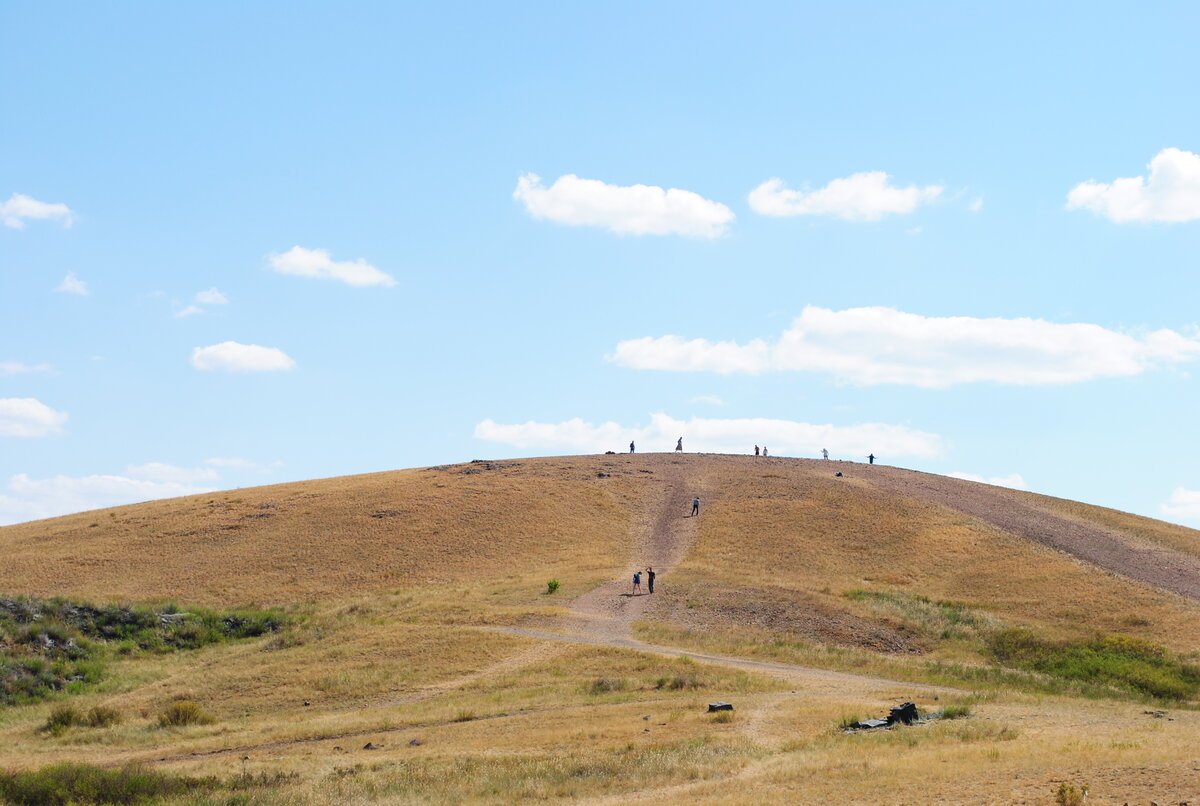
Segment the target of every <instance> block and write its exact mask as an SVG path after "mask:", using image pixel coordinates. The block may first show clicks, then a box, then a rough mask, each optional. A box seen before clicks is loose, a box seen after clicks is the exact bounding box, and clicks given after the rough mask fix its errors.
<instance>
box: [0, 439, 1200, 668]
mask: <svg viewBox="0 0 1200 806" xmlns="http://www.w3.org/2000/svg"><path fill="white" fill-rule="evenodd" d="M838 470H840V471H842V472H844V473H845V476H844V477H843V478H835V477H834V473H835V471H838ZM600 474H605V475H604V476H602V475H600ZM672 474H674V475H672ZM668 476H670V478H671V479H672V483H671V485H670V495H673V496H675V497H678V498H680V499H681V500H680V501H678V507H679V514H680V515H681V516H683V515H686V514H687V508H688V504H689V502H690V497H691V495H693V494H698V495H701V497H702V498H703V499H704V510H703V518H701V520H700V530H699V533H698V535H699V537H698V539H697V540H696V543H695V545H694V546H693V547H692V549H691V551H690V553H688V554H687V556H686V558H685V559H684V560H683V561H682V564H681V565H680V566H679V567H678V568H671V569H667V572H666V574H665V575H664V577H663V579H664V580H668V579H670V580H672V583H671V584H673V585H675V586H676V589H677V590H682V589H683V588H686V590H687V591H688V597H687V599H688V601H689V604H688V605H687V606H683V605H681V604H679V603H678V602H677V603H676V605H675V606H674V608H673V610H671V612H668V611H666V610H661V609H660V611H659V612H658V616H659V617H660V618H664V619H667V620H668V621H673V622H678V623H690V624H693V625H698V624H705V625H715V624H720V623H724V624H745V625H750V626H755V627H758V628H761V629H764V630H779V631H783V632H787V633H792V634H798V635H802V636H807V637H809V638H812V639H815V640H819V641H827V642H832V643H854V644H858V645H863V646H867V647H871V648H875V649H880V650H884V651H889V650H890V651H904V652H909V651H921V650H922V648H923V646H922V642H921V640H920V639H919V637H916V636H913V635H912V634H911V633H906V632H905V631H904V630H899V631H897V630H896V629H895V627H896V626H897V619H896V618H893V617H892V616H894V615H895V614H894V613H882V612H880V606H879V603H878V602H875V603H873V604H871V603H868V604H863V603H861V602H852V601H850V600H848V599H847V598H846V597H845V596H844V595H843V594H845V593H846V592H852V591H855V590H859V589H861V590H864V591H868V592H888V593H895V594H897V595H898V596H901V597H904V596H909V597H927V598H930V599H933V600H954V601H958V602H964V603H967V604H968V605H970V606H972V607H975V608H979V609H981V610H984V611H987V612H989V613H993V614H995V615H997V616H999V617H1002V618H1004V619H1008V620H1012V621H1016V622H1034V623H1041V624H1044V625H1046V626H1050V627H1052V628H1053V629H1055V630H1057V631H1068V632H1071V631H1079V630H1086V629H1104V630H1113V631H1123V632H1132V633H1135V634H1144V635H1146V636H1148V637H1154V638H1155V639H1156V640H1162V641H1166V642H1167V643H1169V644H1171V645H1174V646H1178V647H1186V648H1191V647H1194V646H1196V644H1197V643H1198V639H1200V626H1197V625H1198V624H1200V621H1197V619H1196V616H1197V615H1198V614H1200V607H1198V606H1197V604H1196V602H1194V601H1192V599H1194V598H1195V597H1196V596H1197V595H1198V591H1200V560H1197V559H1196V558H1197V557H1200V532H1196V531H1195V530H1190V529H1184V528H1183V527H1175V526H1170V525H1167V524H1162V523H1159V522H1157V521H1153V520H1150V519H1146V518H1138V517H1135V516H1132V515H1126V514H1123V513H1115V512H1113V511H1111V510H1104V509H1100V508H1097V507H1090V506H1087V505H1083V504H1074V503H1071V502H1063V501H1060V500H1058V499H1051V498H1047V497H1044V496H1038V495H1034V494H1030V493H1018V492H1014V491H1011V490H1005V489H1002V488H997V487H990V486H987V485H980V484H975V483H972V482H966V481H961V480H958V479H951V478H946V477H941V476H935V475H930V474H924V473H916V472H913V471H906V470H900V469H897V468H890V467H881V466H874V467H869V466H864V465H861V464H855V463H849V462H822V461H819V460H818V461H813V460H796V459H785V458H775V457H772V458H769V459H764V458H757V457H743V456H719V455H684V456H681V457H680V456H675V455H669V454H666V455H664V454H638V455H635V456H627V455H618V456H579V457H552V458H538V459H523V460H517V461H496V462H477V463H469V464H461V465H450V466H444V467H436V468H425V469H418V470H402V471H394V472H389V473H378V474H371V475H363V476H348V477H342V478H334V479H324V480H318V481H310V482H298V483H293V484H281V485H274V486H268V487H258V488H252V489H244V490H237V491H233V492H225V493H214V494H210V495H201V496H192V497H188V498H180V499H174V500H168V501H155V502H150V503H146V504H138V505H133V506H127V507H118V508H114V509H109V510H99V511H95V512H88V513H83V514H78V515H71V516H67V517H62V518H55V519H51V520H45V521H36V522H31V523H27V524H18V525H15V526H9V527H4V528H0V547H2V549H3V552H4V556H5V562H4V563H3V565H2V567H0V592H6V593H15V594H30V595H69V596H74V597H81V598H87V599H93V600H100V601H105V600H113V599H128V600H164V599H180V600H182V601H190V602H197V603H201V604H238V603H246V602H257V603H260V604H285V603H297V602H312V601H320V600H348V599H353V598H356V597H359V596H361V595H363V594H370V593H372V592H379V591H385V590H394V589H402V588H403V589H411V588H420V587H422V586H427V585H447V584H462V583H466V584H467V585H468V586H469V585H470V583H472V582H476V583H482V582H484V581H496V580H502V579H504V578H513V579H515V578H517V577H524V576H526V575H532V576H534V577H535V578H541V579H547V578H551V577H554V576H560V577H564V578H566V577H575V576H583V577H588V578H602V577H604V576H606V575H619V574H622V573H623V569H624V567H625V564H626V562H627V560H626V558H627V556H628V552H629V549H630V545H631V543H630V540H631V538H630V535H631V534H632V533H633V531H635V530H636V529H637V528H639V523H641V521H642V520H644V519H645V518H646V517H648V516H647V515H646V513H647V512H650V511H657V510H658V509H659V508H660V506H661V503H662V502H660V500H659V499H660V498H661V497H662V496H663V495H665V494H667V487H666V486H664V485H665V484H666V480H667V479H668ZM653 528H655V529H658V530H661V529H662V528H663V524H661V523H660V524H658V525H657V526H656V527H653ZM660 604H662V603H660Z"/></svg>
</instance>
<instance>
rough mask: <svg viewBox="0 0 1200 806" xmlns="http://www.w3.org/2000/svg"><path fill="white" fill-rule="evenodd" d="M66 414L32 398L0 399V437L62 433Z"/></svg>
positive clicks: (42, 435) (41, 435)
mask: <svg viewBox="0 0 1200 806" xmlns="http://www.w3.org/2000/svg"><path fill="white" fill-rule="evenodd" d="M66 421H67V414H66V412H62V411H55V410H54V409H52V408H50V407H49V406H47V405H46V404H45V403H43V402H41V401H40V400H36V399H34V398H32V397H8V398H0V437H45V436H50V435H51V434H57V433H59V432H61V431H62V427H63V423H65V422H66Z"/></svg>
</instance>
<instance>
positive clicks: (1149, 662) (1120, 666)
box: [988, 629, 1200, 700]
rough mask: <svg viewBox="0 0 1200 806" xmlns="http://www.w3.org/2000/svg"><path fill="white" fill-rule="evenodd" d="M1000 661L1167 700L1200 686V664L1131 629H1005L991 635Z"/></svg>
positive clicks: (1187, 696) (1181, 697)
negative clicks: (1087, 632) (1048, 634)
mask: <svg viewBox="0 0 1200 806" xmlns="http://www.w3.org/2000/svg"><path fill="white" fill-rule="evenodd" d="M988 649H989V650H990V651H991V653H992V656H993V657H994V658H996V659H997V660H998V661H1000V662H1001V663H1003V664H1005V665H1008V666H1015V667H1018V668H1023V669H1032V670H1033V671H1037V672H1041V673H1043V674H1048V675H1052V676H1054V677H1060V678H1064V679H1068V680H1078V681H1081V682H1085V683H1093V684H1100V685H1109V686H1116V687H1119V688H1124V689H1127V690H1130V691H1133V692H1136V693H1138V694H1143V695H1147V696H1150V697H1156V698H1158V699H1164V700H1186V699H1190V698H1191V697H1193V696H1195V695H1196V693H1197V692H1200V666H1196V665H1194V664H1188V663H1183V662H1181V661H1179V660H1178V659H1176V658H1175V657H1173V656H1172V655H1171V654H1170V653H1169V652H1167V650H1166V649H1165V648H1164V647H1161V646H1159V645H1157V644H1154V643H1151V642H1150V641H1145V640H1143V639H1141V638H1133V637H1130V636H1127V635H1098V636H1095V637H1093V638H1090V639H1087V640H1083V641H1051V640H1047V639H1044V638H1041V637H1039V636H1037V635H1035V634H1033V633H1032V632H1030V631H1029V630H1022V629H1009V630H1001V631H999V632H996V633H994V634H992V635H991V636H990V637H989V638H988Z"/></svg>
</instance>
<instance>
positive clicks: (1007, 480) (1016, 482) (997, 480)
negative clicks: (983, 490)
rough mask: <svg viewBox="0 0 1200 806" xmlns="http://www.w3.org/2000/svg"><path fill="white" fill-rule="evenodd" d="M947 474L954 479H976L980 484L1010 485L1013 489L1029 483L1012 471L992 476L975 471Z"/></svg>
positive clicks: (1019, 488) (1024, 488)
mask: <svg viewBox="0 0 1200 806" xmlns="http://www.w3.org/2000/svg"><path fill="white" fill-rule="evenodd" d="M949 476H950V478H954V479H964V480H965V481H977V482H979V483H980V484H991V485H994V486H996V487H1011V488H1012V489H1014V490H1028V489H1029V485H1027V484H1026V483H1025V479H1023V478H1021V474H1020V473H1013V474H1012V475H1011V476H992V477H990V478H984V477H983V476H979V475H976V474H975V473H950V474H949Z"/></svg>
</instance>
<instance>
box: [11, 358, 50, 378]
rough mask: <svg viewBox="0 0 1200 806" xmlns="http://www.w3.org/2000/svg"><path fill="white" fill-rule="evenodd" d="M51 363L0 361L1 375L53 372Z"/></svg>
mask: <svg viewBox="0 0 1200 806" xmlns="http://www.w3.org/2000/svg"><path fill="white" fill-rule="evenodd" d="M53 371H54V367H52V366H50V365H49V364H22V363H21V362H20V361H0V375H28V374H32V373H45V372H53Z"/></svg>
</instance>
